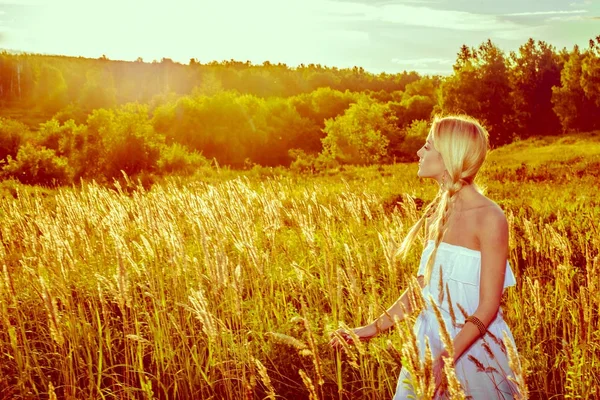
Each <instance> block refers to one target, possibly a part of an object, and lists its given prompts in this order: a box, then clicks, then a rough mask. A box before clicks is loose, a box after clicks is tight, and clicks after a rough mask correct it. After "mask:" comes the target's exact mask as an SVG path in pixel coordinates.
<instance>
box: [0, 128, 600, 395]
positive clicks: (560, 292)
mask: <svg viewBox="0 0 600 400" xmlns="http://www.w3.org/2000/svg"><path fill="white" fill-rule="evenodd" d="M479 184H480V185H482V186H485V187H486V194H487V195H488V196H489V197H490V198H491V199H493V200H494V201H496V202H497V203H498V204H499V205H500V206H501V207H502V208H503V209H504V210H505V213H506V215H507V217H508V220H509V223H510V235H511V236H510V248H511V251H510V259H509V261H510V263H511V266H512V268H513V271H514V272H515V275H516V277H517V282H518V283H517V286H516V287H514V288H511V289H509V290H508V292H507V294H506V296H505V300H504V302H503V304H504V305H503V308H504V314H505V319H506V320H507V322H508V324H509V326H510V327H511V329H512V332H513V334H514V336H515V339H516V342H517V348H518V351H519V355H520V357H521V362H522V365H523V367H524V370H525V373H524V375H525V382H526V384H527V387H528V391H529V398H532V399H550V398H572V399H575V398H581V399H590V398H600V392H599V391H598V389H597V387H600V344H599V343H600V320H599V317H598V304H600V294H599V293H600V290H599V289H600V288H599V283H600V280H599V278H598V275H599V272H600V259H599V253H600V224H599V222H598V221H600V195H599V193H598V188H599V187H600V135H599V134H598V133H596V134H593V133H590V134H586V135H573V136H566V137H562V138H556V137H549V138H545V139H543V140H535V139H532V140H528V141H524V142H516V143H513V144H511V145H508V146H505V147H502V148H499V149H497V150H495V151H493V152H492V153H491V154H490V156H489V158H488V161H487V163H486V165H485V166H484V169H483V170H482V172H481V175H480V179H479ZM1 188H2V193H3V197H2V199H1V200H0V232H1V238H2V242H1V243H2V246H1V247H0V257H1V259H2V265H1V267H2V273H1V279H0V398H16V399H22V398H31V399H34V398H65V399H75V398H77V399H82V398H86V399H87V398H94V399H115V398H116V399H129V398H136V399H137V398H140V399H142V398H144V399H150V398H161V399H164V398H195V399H242V398H246V399H263V398H269V399H276V398H277V399H304V398H306V399H308V398H314V399H385V398H391V396H392V394H393V391H394V389H395V385H396V379H397V376H398V373H399V371H400V368H401V362H402V356H401V354H402V348H403V345H404V344H405V343H406V341H407V337H406V334H404V333H403V332H404V331H403V330H402V329H397V330H395V331H393V332H389V333H388V334H386V335H382V336H381V337H378V338H376V339H375V340H373V341H371V342H370V343H368V344H361V345H359V346H357V347H352V348H349V349H348V350H347V351H346V352H345V353H344V352H335V351H334V350H333V349H331V348H330V347H329V346H328V341H329V337H330V334H331V333H332V332H333V331H335V330H336V329H338V327H339V323H340V322H343V323H344V324H347V325H348V326H358V325H361V324H364V323H367V322H369V321H370V320H372V319H373V318H375V317H377V316H378V315H380V314H381V312H382V309H383V308H384V307H387V306H388V305H389V304H391V303H392V302H393V301H394V300H395V299H396V297H397V296H398V295H399V294H400V293H401V292H402V291H403V290H404V288H406V285H407V283H408V281H409V278H410V276H411V275H414V273H415V272H416V269H417V264H418V257H419V255H420V251H421V248H420V246H415V249H413V252H412V255H411V257H409V258H408V259H407V260H406V261H404V262H403V261H401V260H397V259H395V258H394V257H393V254H394V251H395V249H396V248H397V246H398V245H399V243H400V242H401V239H402V237H403V235H404V234H405V233H406V231H407V230H408V228H409V227H410V226H411V224H412V222H414V218H415V217H416V215H417V214H418V210H419V209H420V207H421V205H422V204H423V202H427V201H429V200H431V199H432V198H433V197H434V194H435V190H436V185H435V184H434V183H433V182H432V181H420V180H419V179H418V178H417V177H416V165H415V164H395V165H382V166H371V167H346V168H343V169H341V170H336V171H330V172H325V173H322V174H320V175H315V176H313V175H300V174H293V173H291V172H289V171H288V170H283V169H268V168H258V167H257V168H254V169H251V170H248V171H239V172H234V171H230V170H225V169H218V168H213V169H206V170H202V171H198V172H197V174H196V175H195V177H194V178H193V179H190V178H186V179H185V180H184V179H177V178H167V179H165V180H163V181H161V182H158V183H156V184H155V185H153V186H152V187H151V188H147V189H144V188H143V187H142V186H137V185H135V184H134V183H131V182H127V181H122V182H121V183H120V184H115V185H114V186H112V187H103V186H100V185H97V184H94V183H84V184H82V185H80V186H79V187H75V188H61V189H57V190H53V191H50V190H45V189H35V188H30V187H26V186H19V185H16V184H14V182H4V183H3V184H2V186H1ZM408 196H410V198H411V199H414V203H413V202H412V201H410V200H409V197H408ZM413 204H414V205H416V209H415V207H413ZM417 247H418V248H417Z"/></svg>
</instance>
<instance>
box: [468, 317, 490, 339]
mask: <svg viewBox="0 0 600 400" xmlns="http://www.w3.org/2000/svg"><path fill="white" fill-rule="evenodd" d="M465 322H471V323H473V324H475V325H476V326H477V328H479V332H480V333H481V336H483V335H485V333H486V332H487V329H486V327H485V325H484V324H483V322H481V321H480V320H479V318H477V317H476V316H474V315H471V316H469V317H468V318H467V319H465Z"/></svg>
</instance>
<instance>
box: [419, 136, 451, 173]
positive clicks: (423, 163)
mask: <svg viewBox="0 0 600 400" xmlns="http://www.w3.org/2000/svg"><path fill="white" fill-rule="evenodd" d="M417 156H419V171H418V172H417V175H418V176H419V178H434V179H436V180H437V181H441V179H442V176H443V174H444V171H445V170H446V167H445V166H444V161H443V160H442V155H441V154H440V153H439V152H438V151H437V150H436V149H435V147H434V146H433V137H432V135H431V134H429V136H427V141H426V142H425V144H424V145H423V147H421V148H420V149H419V151H417Z"/></svg>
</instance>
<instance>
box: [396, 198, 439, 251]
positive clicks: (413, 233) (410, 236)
mask: <svg viewBox="0 0 600 400" xmlns="http://www.w3.org/2000/svg"><path fill="white" fill-rule="evenodd" d="M442 193H443V192H442V191H441V190H440V191H438V193H437V194H436V196H435V198H434V199H433V200H432V201H431V202H430V203H429V204H428V205H427V207H425V210H423V215H422V216H421V218H419V220H418V221H417V222H416V223H415V224H414V225H413V226H412V227H411V228H410V230H409V231H408V233H407V234H406V236H405V237H404V240H402V243H401V244H400V247H399V248H398V250H397V251H396V254H395V256H396V257H399V256H402V259H403V260H405V259H406V257H407V255H408V250H409V249H410V247H411V246H412V244H413V242H414V241H415V239H416V237H417V235H418V234H419V231H420V230H421V228H422V227H423V225H424V224H425V220H426V219H427V217H429V216H430V214H432V211H437V210H436V208H437V206H438V203H439V200H440V198H441V196H442ZM426 239H427V238H426Z"/></svg>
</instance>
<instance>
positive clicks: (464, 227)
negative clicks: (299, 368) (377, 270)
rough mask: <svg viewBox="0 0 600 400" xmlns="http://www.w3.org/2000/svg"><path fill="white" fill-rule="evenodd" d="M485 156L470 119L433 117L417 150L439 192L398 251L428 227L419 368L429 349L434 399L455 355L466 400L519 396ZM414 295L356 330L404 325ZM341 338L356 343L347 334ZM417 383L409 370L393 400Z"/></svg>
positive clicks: (483, 141)
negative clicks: (483, 177) (482, 182)
mask: <svg viewBox="0 0 600 400" xmlns="http://www.w3.org/2000/svg"><path fill="white" fill-rule="evenodd" d="M487 152H488V133H487V131H486V130H485V129H484V128H483V127H482V126H481V125H480V124H479V123H478V122H477V121H476V120H474V119H473V118H469V117H466V116H448V117H444V118H435V119H434V121H433V123H432V126H431V130H430V132H429V135H428V137H427V140H426V142H425V144H424V145H423V147H421V148H420V149H419V151H418V152H417V155H418V156H419V171H418V176H419V177H421V178H431V179H435V180H436V181H437V182H438V183H439V186H440V190H439V192H438V195H437V196H436V198H435V199H434V200H433V201H432V202H431V203H430V204H429V205H428V206H427V207H426V208H425V210H424V213H423V216H422V217H421V218H420V219H419V221H417V223H416V224H415V225H414V226H413V227H412V228H411V229H410V231H409V232H408V234H407V236H406V237H405V238H404V241H403V242H402V244H401V246H400V249H399V251H398V253H399V255H403V256H405V255H406V254H407V252H408V250H409V248H410V247H411V245H412V244H413V241H414V240H415V238H416V237H417V234H418V233H419V231H420V230H421V228H424V229H425V238H427V239H428V240H427V242H426V245H425V247H424V249H423V252H422V254H421V260H420V265H419V270H418V272H417V280H418V282H419V285H420V287H421V294H422V298H423V300H424V307H423V308H422V310H421V312H420V314H419V315H418V317H417V320H416V323H415V326H414V328H413V331H414V333H415V335H416V338H417V345H418V347H419V353H420V354H419V356H420V362H421V365H423V363H424V362H425V359H426V357H425V354H426V347H427V346H428V347H429V348H430V351H431V355H432V358H433V360H434V361H433V366H432V369H433V377H434V382H433V383H434V385H435V392H434V393H435V395H434V398H446V397H447V396H448V392H447V391H446V390H445V389H446V386H445V385H444V384H443V379H444V376H445V374H444V372H443V369H444V357H452V358H451V359H450V358H448V359H449V360H453V361H454V362H453V363H454V372H455V375H456V378H457V379H458V381H459V382H460V385H461V388H462V391H463V392H464V394H465V395H466V396H467V398H469V397H468V396H471V398H473V399H476V400H477V399H512V398H514V397H515V396H516V395H517V394H518V388H517V386H516V385H515V384H514V383H513V382H512V381H511V380H509V379H508V377H509V376H513V377H514V373H513V371H511V369H510V367H509V365H508V357H507V354H506V353H507V350H506V348H505V346H504V343H503V342H502V339H503V332H506V335H507V337H508V339H509V340H510V341H511V342H512V346H513V347H514V338H513V336H512V334H511V332H510V329H509V327H508V326H507V324H506V323H505V321H504V319H503V317H502V310H501V308H500V300H501V297H502V293H503V291H504V289H505V288H506V287H508V286H513V285H514V284H515V276H514V275H513V272H512V270H511V268H510V264H509V263H508V260H507V258H508V223H507V220H506V217H505V215H504V213H503V212H502V209H501V208H500V207H499V206H498V205H496V204H495V203H494V202H493V201H492V200H490V199H488V198H487V197H485V196H484V195H483V194H482V193H481V191H480V189H479V188H478V187H477V186H476V185H475V184H474V183H473V181H474V179H475V176H476V175H477V172H478V171H479V169H480V167H481V165H482V164H483V162H484V160H485V158H486V154H487ZM408 292H409V290H406V291H405V292H404V293H403V294H402V295H401V296H400V297H399V298H398V300H397V301H396V302H395V303H394V304H393V305H392V306H391V307H390V308H389V309H388V310H387V312H386V313H384V314H382V315H381V316H380V317H379V318H377V319H376V320H375V321H373V322H372V323H370V324H368V325H366V326H362V327H359V328H355V329H353V332H354V333H355V334H356V336H358V337H359V338H360V339H361V340H368V339H370V338H372V337H374V336H376V335H377V334H378V333H379V332H381V331H385V330H386V329H388V328H390V327H391V326H393V324H394V323H393V320H392V319H399V320H402V319H403V318H404V317H405V316H406V314H409V313H411V312H412V311H413V310H411V304H410V303H411V302H410V301H409V293H408ZM431 301H433V303H435V304H431V303H430V302H431ZM434 307H437V308H438V310H439V312H440V313H441V316H442V320H443V321H444V325H445V329H446V331H447V332H448V333H449V335H450V338H451V339H452V344H453V348H454V354H452V355H450V354H448V353H447V352H446V350H445V348H444V346H443V344H442V338H441V329H440V324H439V323H438V319H437V318H436V315H435V310H434ZM338 333H339V335H337V336H338V337H341V338H343V339H345V340H346V341H348V342H351V341H352V339H351V336H350V335H349V334H348V332H345V331H343V330H341V331H338ZM337 340H338V339H336V338H335V337H334V339H332V342H331V344H332V345H334V346H337V345H339V343H338V342H337ZM426 343H428V344H427V345H426ZM515 348H516V347H515ZM415 379H418V378H415ZM414 383H415V380H414V379H412V378H411V375H410V373H409V372H408V369H407V368H406V367H403V368H402V370H401V372H400V376H399V378H398V383H397V388H396V393H395V396H394V400H400V399H408V398H415V394H416V392H415V390H414V389H415V386H414ZM409 396H412V397H409Z"/></svg>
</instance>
